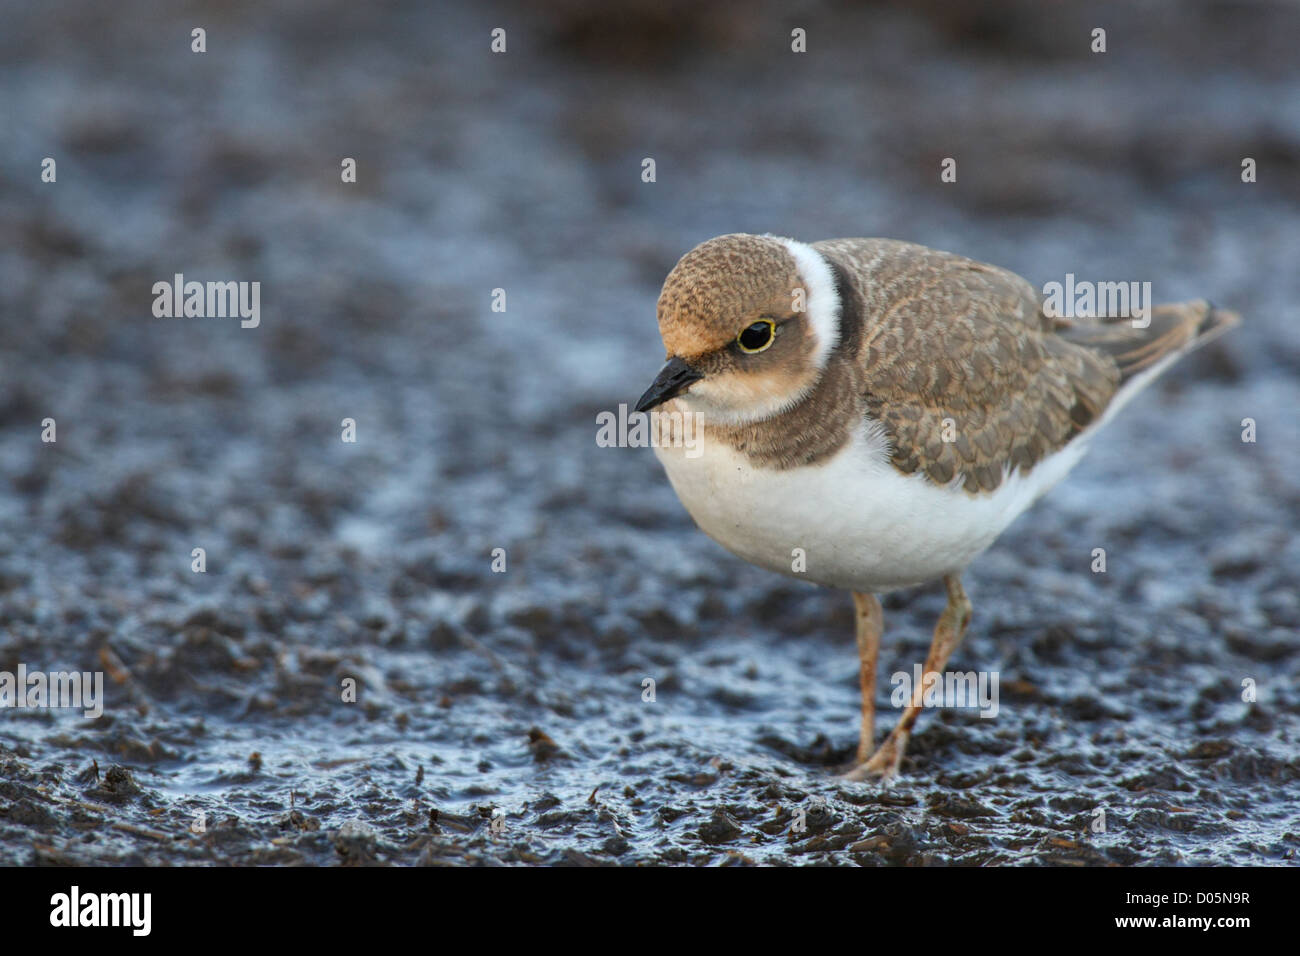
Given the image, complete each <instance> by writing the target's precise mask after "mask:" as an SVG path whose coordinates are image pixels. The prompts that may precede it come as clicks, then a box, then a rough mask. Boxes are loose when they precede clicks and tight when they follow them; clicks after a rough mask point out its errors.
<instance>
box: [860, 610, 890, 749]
mask: <svg viewBox="0 0 1300 956" xmlns="http://www.w3.org/2000/svg"><path fill="white" fill-rule="evenodd" d="M853 610H854V612H855V613H854V617H855V618H856V619H857V635H858V686H859V687H860V688H861V690H862V729H861V731H860V732H859V734H858V763H862V762H863V761H865V760H866V759H867V758H868V757H869V756H871V750H872V747H874V746H875V738H876V660H877V659H878V658H879V657H880V634H881V632H882V631H883V630H884V626H885V621H884V612H883V611H882V610H881V609H880V601H879V600H878V599H877V598H876V596H875V595H874V594H865V593H861V592H858V591H854V592H853Z"/></svg>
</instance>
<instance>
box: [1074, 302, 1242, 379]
mask: <svg viewBox="0 0 1300 956" xmlns="http://www.w3.org/2000/svg"><path fill="white" fill-rule="evenodd" d="M1240 321H1241V317H1240V316H1239V315H1237V313H1235V312H1229V311H1228V310H1227V309H1220V308H1216V307H1215V306H1214V305H1213V304H1212V303H1210V302H1206V301H1204V300H1198V301H1195V302H1180V303H1177V304H1171V305H1158V306H1156V307H1155V308H1153V309H1152V310H1151V321H1150V324H1149V325H1147V326H1146V327H1145V328H1134V327H1133V321H1132V319H1128V318H1124V319H1102V320H1094V321H1089V322H1080V323H1069V324H1065V325H1063V327H1059V328H1058V329H1057V334H1058V335H1060V336H1061V337H1062V338H1064V339H1067V340H1068V341H1070V342H1073V343H1074V344H1075V345H1082V346H1084V347H1086V348H1091V349H1095V350H1096V351H1099V352H1103V353H1105V354H1106V355H1109V356H1110V357H1111V358H1112V359H1114V360H1115V364H1116V365H1117V366H1119V373H1120V385H1121V387H1122V386H1123V385H1124V384H1125V383H1127V382H1128V381H1129V380H1130V379H1133V378H1136V377H1137V376H1139V375H1141V374H1142V373H1143V372H1146V371H1148V370H1154V369H1155V368H1156V367H1158V366H1163V365H1164V364H1166V360H1168V359H1172V358H1173V357H1175V356H1176V355H1180V354H1183V353H1186V352H1190V351H1192V350H1193V349H1195V348H1199V347H1200V346H1202V345H1204V344H1205V343H1206V342H1209V341H1211V340H1212V339H1215V338H1217V337H1218V336H1220V335H1222V334H1223V333H1224V332H1226V331H1227V330H1228V329H1230V328H1232V327H1233V326H1234V325H1236V324H1237V323H1238V322H1240Z"/></svg>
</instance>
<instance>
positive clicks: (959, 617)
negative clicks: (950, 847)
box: [846, 574, 971, 780]
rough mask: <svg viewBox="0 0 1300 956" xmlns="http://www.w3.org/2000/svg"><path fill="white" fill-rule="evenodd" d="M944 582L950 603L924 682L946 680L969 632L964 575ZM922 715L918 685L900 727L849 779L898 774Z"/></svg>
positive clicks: (941, 618)
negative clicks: (945, 673)
mask: <svg viewBox="0 0 1300 956" xmlns="http://www.w3.org/2000/svg"><path fill="white" fill-rule="evenodd" d="M943 583H944V586H945V587H946V588H947V589H948V606H947V607H945V608H944V609H943V613H942V614H941V615H939V623H938V624H936V625H935V628H934V639H933V640H932V641H931V642H930V653H929V654H928V655H927V656H926V659H925V671H924V674H923V675H922V680H923V681H924V680H926V679H927V677H928V675H929V674H932V673H933V674H938V675H940V676H939V679H940V680H942V679H943V678H942V674H943V669H944V667H945V666H946V665H947V663H948V658H949V657H951V656H952V652H953V651H955V650H956V649H957V645H958V644H960V643H961V639H962V637H963V636H965V634H966V625H967V624H969V623H970V611H971V607H970V601H969V600H968V599H967V597H966V591H965V589H963V588H962V586H961V576H960V575H957V574H950V575H947V576H946V577H944V579H943ZM920 716H921V688H919V687H917V688H913V690H912V700H911V701H910V702H909V703H908V705H907V707H906V708H904V710H903V716H902V718H901V719H900V720H899V721H898V726H897V727H895V728H894V729H893V730H892V731H890V734H889V736H888V737H886V738H885V740H884V742H883V743H881V745H880V749H879V750H877V751H876V753H875V755H874V756H872V758H871V759H870V760H868V761H866V762H865V763H861V764H859V765H858V766H857V767H855V768H854V769H853V770H851V771H850V772H849V773H848V774H846V777H847V778H848V779H849V780H865V779H867V778H868V777H883V778H885V779H889V778H890V777H892V776H894V774H896V773H898V765H899V764H900V763H901V762H902V760H903V752H904V751H905V750H906V749H907V741H908V738H910V737H911V735H912V727H913V726H914V725H915V724H916V719H917V718H918V717H920Z"/></svg>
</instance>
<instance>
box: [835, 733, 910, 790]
mask: <svg viewBox="0 0 1300 956" xmlns="http://www.w3.org/2000/svg"><path fill="white" fill-rule="evenodd" d="M906 747H907V744H906V741H904V742H903V743H902V744H900V743H899V742H898V738H897V737H895V736H894V734H892V733H891V734H890V735H889V736H888V737H886V738H885V740H884V742H883V743H882V744H881V745H880V748H879V749H878V750H877V751H876V752H875V753H874V754H872V756H871V759H870V760H866V761H864V762H862V763H859V764H858V765H857V766H856V767H854V768H853V769H852V770H850V771H849V772H848V773H846V774H843V775H841V777H840V779H841V780H871V779H879V780H880V781H881V782H882V783H889V782H891V781H892V780H893V779H894V778H895V777H896V776H898V768H899V765H900V764H902V762H903V751H904V750H905V749H906Z"/></svg>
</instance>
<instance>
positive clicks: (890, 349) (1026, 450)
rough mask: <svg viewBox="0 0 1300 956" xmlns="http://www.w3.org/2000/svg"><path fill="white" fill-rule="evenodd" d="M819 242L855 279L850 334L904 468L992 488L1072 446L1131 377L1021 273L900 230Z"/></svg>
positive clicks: (873, 405)
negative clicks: (903, 235) (1068, 330)
mask: <svg viewBox="0 0 1300 956" xmlns="http://www.w3.org/2000/svg"><path fill="white" fill-rule="evenodd" d="M814 246H815V247H816V248H817V249H818V250H819V251H820V252H822V254H823V255H825V256H826V258H827V259H828V260H830V261H831V262H832V263H833V264H834V265H835V266H837V267H838V268H839V269H841V270H843V271H844V273H845V274H846V276H847V277H849V279H850V281H849V282H847V283H844V282H842V283H841V285H842V286H847V289H845V290H844V291H845V292H848V293H849V294H851V295H852V297H853V299H854V301H853V303H852V305H853V306H854V307H855V308H856V314H857V317H858V320H859V322H860V327H859V328H857V329H847V328H846V329H845V332H846V334H847V335H846V337H847V336H852V335H853V334H854V333H855V332H856V334H857V336H858V343H859V344H858V352H857V357H858V361H859V362H860V367H861V368H862V370H863V380H862V381H863V388H864V394H863V398H864V400H865V402H866V407H867V410H868V413H869V414H871V416H872V417H873V418H876V419H877V420H879V421H880V422H881V423H882V424H883V425H884V426H885V428H886V429H887V431H888V433H889V436H890V438H891V439H892V441H893V464H894V466H895V467H896V468H898V470H899V471H902V472H905V473H909V474H910V473H913V472H917V471H922V472H924V473H925V474H927V475H928V476H929V477H930V479H931V480H933V481H934V482H936V483H938V484H947V483H949V482H950V481H952V480H953V479H954V478H958V477H960V478H961V479H962V481H963V487H964V488H965V489H966V490H967V491H968V492H971V493H977V492H987V491H992V490H993V489H995V488H997V487H998V486H999V485H1000V484H1001V483H1002V480H1003V475H1004V472H1005V470H1006V469H1008V468H1020V469H1021V470H1025V471H1027V470H1029V469H1030V468H1032V467H1033V466H1034V465H1035V464H1037V463H1038V462H1039V461H1041V460H1042V459H1043V458H1045V457H1046V456H1047V455H1049V454H1050V453H1051V452H1053V451H1055V450H1057V449H1059V448H1061V447H1063V446H1064V445H1065V444H1066V443H1067V442H1068V441H1069V440H1070V439H1071V438H1073V437H1074V436H1075V435H1077V434H1078V433H1079V432H1080V431H1081V430H1082V429H1083V428H1085V427H1086V426H1087V425H1088V424H1089V423H1090V422H1092V421H1093V420H1094V419H1095V418H1096V417H1097V416H1098V415H1099V414H1100V413H1101V412H1102V410H1103V409H1104V408H1105V407H1106V405H1107V404H1108V403H1109V402H1110V400H1111V397H1112V396H1113V395H1114V394H1115V391H1116V389H1117V388H1118V386H1119V383H1120V372H1119V368H1118V366H1117V365H1116V362H1115V360H1114V359H1113V358H1111V357H1110V356H1108V355H1106V354H1105V353H1103V352H1100V351H1096V350H1094V349H1091V348H1088V347H1085V346H1081V345H1075V344H1073V343H1071V342H1069V341H1067V340H1066V339H1064V338H1062V337H1061V336H1059V335H1057V334H1056V333H1055V332H1054V331H1053V329H1052V321H1051V320H1050V319H1047V318H1045V317H1044V316H1043V314H1042V312H1041V310H1040V308H1039V301H1038V297H1037V295H1036V294H1035V292H1034V289H1033V287H1032V286H1030V285H1029V283H1028V282H1026V281H1025V280H1024V279H1022V278H1020V277H1019V276H1017V275H1015V274H1014V273H1011V272H1007V271H1006V270H1005V269H999V268H997V267H996V266H990V265H985V264H984V263H981V262H975V261H973V260H971V259H966V258H964V257H962V256H956V255H952V254H950V253H946V252H939V251H937V250H934V249H928V248H926V247H924V246H917V245H913V244H911V243H905V242H897V241H894V240H888V239H830V240H826V241H824V242H818V243H814ZM847 305H848V303H846V306H847ZM845 311H846V314H847V313H848V309H847V308H846V310H845ZM845 344H846V345H847V344H848V342H847V341H846V343H845Z"/></svg>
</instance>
